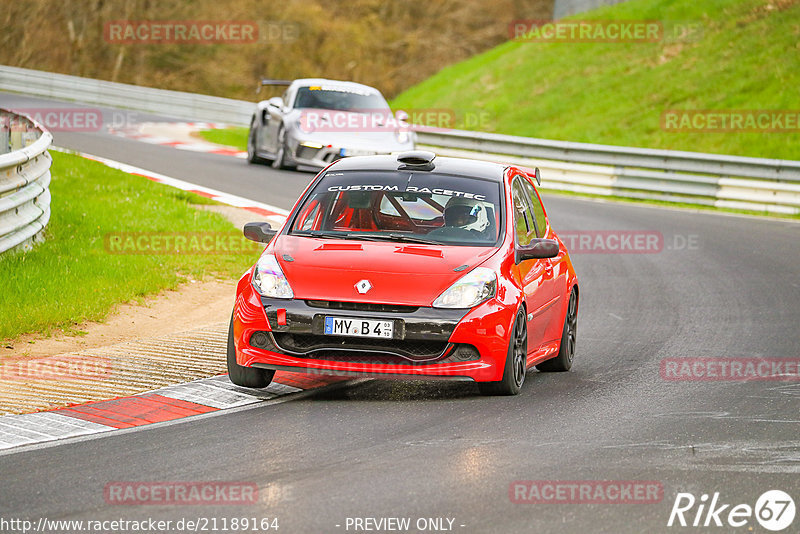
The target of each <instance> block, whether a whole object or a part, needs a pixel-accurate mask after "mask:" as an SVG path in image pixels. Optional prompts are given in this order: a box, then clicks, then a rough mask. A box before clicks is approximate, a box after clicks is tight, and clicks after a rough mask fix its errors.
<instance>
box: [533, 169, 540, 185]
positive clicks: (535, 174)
mask: <svg viewBox="0 0 800 534" xmlns="http://www.w3.org/2000/svg"><path fill="white" fill-rule="evenodd" d="M533 177H534V178H536V185H542V173H541V172H539V167H536V171H534V174H533Z"/></svg>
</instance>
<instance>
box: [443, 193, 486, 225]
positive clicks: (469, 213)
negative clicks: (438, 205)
mask: <svg viewBox="0 0 800 534" xmlns="http://www.w3.org/2000/svg"><path fill="white" fill-rule="evenodd" d="M444 225H445V226H451V227H459V228H463V229H465V230H475V231H476V232H483V231H484V230H486V228H487V227H488V226H489V216H488V215H487V213H486V207H485V206H484V205H483V203H482V202H480V201H477V200H475V199H472V198H464V197H451V198H450V200H448V201H447V204H446V205H445V207H444Z"/></svg>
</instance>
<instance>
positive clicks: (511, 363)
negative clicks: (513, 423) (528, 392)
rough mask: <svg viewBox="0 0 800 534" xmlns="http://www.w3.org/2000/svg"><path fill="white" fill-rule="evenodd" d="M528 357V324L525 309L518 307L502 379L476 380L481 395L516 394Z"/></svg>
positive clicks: (523, 376)
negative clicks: (496, 380) (497, 380)
mask: <svg viewBox="0 0 800 534" xmlns="http://www.w3.org/2000/svg"><path fill="white" fill-rule="evenodd" d="M527 359H528V326H527V322H526V318H525V309H524V308H520V310H519V311H518V312H517V317H516V318H515V319H514V329H513V330H512V331H511V339H510V340H509V342H508V354H507V355H506V364H505V367H503V379H502V380H500V381H499V382H478V389H480V392H481V393H482V394H483V395H517V394H518V393H519V392H520V389H521V388H522V384H523V383H524V382H525V373H526V371H527V370H528V369H527Z"/></svg>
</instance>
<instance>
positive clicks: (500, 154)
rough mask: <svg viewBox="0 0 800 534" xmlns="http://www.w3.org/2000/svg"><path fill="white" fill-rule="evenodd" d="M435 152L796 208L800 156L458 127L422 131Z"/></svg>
mask: <svg viewBox="0 0 800 534" xmlns="http://www.w3.org/2000/svg"><path fill="white" fill-rule="evenodd" d="M417 139H418V141H419V142H420V143H421V144H425V145H428V146H430V147H433V148H436V151H437V152H438V153H440V154H443V155H444V154H447V155H454V156H466V157H472V158H477V159H486V160H495V161H504V162H512V163H516V164H519V165H523V166H529V167H534V166H537V167H539V168H540V169H541V171H542V177H543V179H544V181H543V182H542V185H543V187H545V188H551V189H561V190H567V191H573V192H577V193H590V194H599V195H609V196H610V195H614V196H620V197H627V198H639V199H648V200H662V201H667V202H683V203H689V204H697V205H707V206H714V207H719V208H733V209H746V210H755V211H765V212H771V213H784V214H797V213H800V161H789V160H778V159H763V158H745V157H739V156H725V155H718V154H702V153H699V152H680V151H674V150H655V149H644V148H628V147H620V146H608V145H592V144H587V143H571V142H567V141H551V140H547V139H534V138H530V137H514V136H510V135H500V134H488V133H481V132H470V131H462V130H445V131H436V132H431V131H427V132H419V133H418V134H417Z"/></svg>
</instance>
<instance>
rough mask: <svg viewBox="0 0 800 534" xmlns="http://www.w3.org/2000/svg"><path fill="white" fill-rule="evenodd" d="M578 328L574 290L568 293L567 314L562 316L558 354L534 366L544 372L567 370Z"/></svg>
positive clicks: (576, 299)
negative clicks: (562, 328) (562, 326)
mask: <svg viewBox="0 0 800 534" xmlns="http://www.w3.org/2000/svg"><path fill="white" fill-rule="evenodd" d="M577 329H578V294H577V293H576V292H575V290H574V289H573V290H572V293H570V295H569V306H568V307H567V315H566V317H564V330H562V332H561V347H560V348H559V349H558V356H556V357H555V358H553V359H552V360H547V361H545V362H542V363H540V364H539V365H537V366H536V368H537V369H538V370H540V371H543V372H545V373H559V372H563V371H569V370H570V368H571V367H572V360H573V358H575V334H576V332H577Z"/></svg>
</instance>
